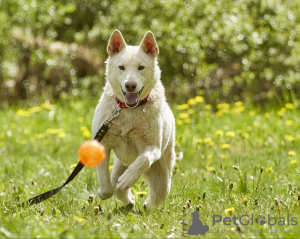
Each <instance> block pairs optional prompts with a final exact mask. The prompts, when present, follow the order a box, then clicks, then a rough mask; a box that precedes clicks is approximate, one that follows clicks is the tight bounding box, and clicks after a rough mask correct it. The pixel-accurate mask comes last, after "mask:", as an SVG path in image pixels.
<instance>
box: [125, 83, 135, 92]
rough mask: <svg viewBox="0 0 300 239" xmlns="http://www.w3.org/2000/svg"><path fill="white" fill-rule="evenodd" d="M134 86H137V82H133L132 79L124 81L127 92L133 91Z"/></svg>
mask: <svg viewBox="0 0 300 239" xmlns="http://www.w3.org/2000/svg"><path fill="white" fill-rule="evenodd" d="M136 86H137V84H136V82H134V81H127V82H126V83H125V87H126V89H127V90H128V92H132V91H135V89H136Z"/></svg>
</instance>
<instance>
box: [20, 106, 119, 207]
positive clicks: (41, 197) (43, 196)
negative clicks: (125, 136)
mask: <svg viewBox="0 0 300 239" xmlns="http://www.w3.org/2000/svg"><path fill="white" fill-rule="evenodd" d="M120 110H121V108H120V106H119V104H118V105H117V108H116V109H115V110H114V112H113V113H112V115H111V116H110V117H109V119H108V120H106V121H105V122H104V123H103V125H102V126H101V127H100V129H99V130H98V132H97V133H96V136H95V137H94V140H97V141H98V142H101V140H102V139H103V137H104V136H105V134H106V133H107V131H108V129H109V126H110V125H111V120H113V119H114V118H116V117H118V116H119V113H120ZM83 167H84V164H82V163H81V162H79V163H78V164H77V165H76V167H75V168H74V170H73V172H72V173H71V175H70V176H69V177H68V179H67V180H66V182H65V183H64V184H63V185H62V186H60V187H58V188H55V189H52V190H50V191H48V192H45V193H42V194H40V195H38V196H35V197H33V198H30V199H29V200H27V201H26V202H23V203H22V204H21V206H22V207H23V206H24V205H28V206H31V205H34V204H38V203H40V202H42V201H45V200H46V199H48V198H50V197H52V196H53V195H55V194H56V193H58V192H59V191H60V190H61V189H62V188H63V187H64V186H66V185H67V184H68V183H69V182H71V181H72V180H73V179H74V178H75V177H76V175H77V174H78V173H79V172H80V171H81V170H82V169H83Z"/></svg>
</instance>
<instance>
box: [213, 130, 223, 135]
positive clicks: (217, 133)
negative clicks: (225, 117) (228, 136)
mask: <svg viewBox="0 0 300 239" xmlns="http://www.w3.org/2000/svg"><path fill="white" fill-rule="evenodd" d="M223 134H224V132H223V130H217V131H216V132H215V135H216V136H222V135H223Z"/></svg>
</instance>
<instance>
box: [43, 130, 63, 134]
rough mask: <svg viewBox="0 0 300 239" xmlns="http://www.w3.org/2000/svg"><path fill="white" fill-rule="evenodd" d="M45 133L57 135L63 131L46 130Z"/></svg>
mask: <svg viewBox="0 0 300 239" xmlns="http://www.w3.org/2000/svg"><path fill="white" fill-rule="evenodd" d="M46 132H47V133H48V134H59V133H63V132H64V129H47V131H46Z"/></svg>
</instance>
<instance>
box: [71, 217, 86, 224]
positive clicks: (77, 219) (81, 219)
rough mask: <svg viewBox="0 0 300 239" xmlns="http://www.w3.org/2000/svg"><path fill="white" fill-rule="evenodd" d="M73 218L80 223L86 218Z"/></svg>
mask: <svg viewBox="0 0 300 239" xmlns="http://www.w3.org/2000/svg"><path fill="white" fill-rule="evenodd" d="M73 220H74V221H76V222H79V223H83V222H84V218H82V217H78V216H74V217H73Z"/></svg>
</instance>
